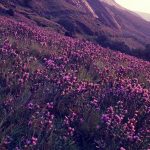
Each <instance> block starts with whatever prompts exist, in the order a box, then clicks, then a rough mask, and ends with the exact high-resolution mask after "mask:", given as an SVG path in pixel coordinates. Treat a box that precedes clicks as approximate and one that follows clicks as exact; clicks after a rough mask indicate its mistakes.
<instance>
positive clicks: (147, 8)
mask: <svg viewBox="0 0 150 150" xmlns="http://www.w3.org/2000/svg"><path fill="white" fill-rule="evenodd" d="M115 1H116V2H118V3H119V4H120V5H122V6H124V7H126V8H128V9H130V10H135V11H140V12H146V13H149V14H150V0H115Z"/></svg>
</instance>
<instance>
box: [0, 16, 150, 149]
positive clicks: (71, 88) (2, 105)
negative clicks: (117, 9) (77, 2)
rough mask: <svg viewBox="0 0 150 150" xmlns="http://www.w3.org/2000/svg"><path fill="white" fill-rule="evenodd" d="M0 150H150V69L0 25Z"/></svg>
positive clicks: (18, 26)
mask: <svg viewBox="0 0 150 150" xmlns="http://www.w3.org/2000/svg"><path fill="white" fill-rule="evenodd" d="M0 31H1V34H0V35H1V39H0V59H1V61H0V147H1V149H14V150H21V149H35V150H36V149H57V150H59V149H60V150H62V149H89V150H95V149H99V150H106V149H110V150H117V149H118V150H128V149H133V150H134V149H135V150H148V149H149V148H150V82H149V79H150V63H149V62H146V61H142V60H138V59H136V58H134V57H131V56H127V55H124V54H121V53H118V52H112V51H111V50H109V49H103V48H102V47H100V46H98V45H94V44H92V43H90V42H86V41H85V42H83V41H79V40H77V39H71V38H67V37H64V36H61V35H59V34H56V33H53V32H50V31H46V30H44V29H41V28H38V27H36V26H32V25H30V26H29V25H27V24H24V23H20V22H15V21H13V20H11V19H7V18H3V17H1V18H0Z"/></svg>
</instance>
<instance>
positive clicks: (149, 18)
mask: <svg viewBox="0 0 150 150" xmlns="http://www.w3.org/2000/svg"><path fill="white" fill-rule="evenodd" d="M136 13H137V14H138V15H140V16H141V17H142V18H144V19H145V20H147V21H150V14H148V13H143V12H136Z"/></svg>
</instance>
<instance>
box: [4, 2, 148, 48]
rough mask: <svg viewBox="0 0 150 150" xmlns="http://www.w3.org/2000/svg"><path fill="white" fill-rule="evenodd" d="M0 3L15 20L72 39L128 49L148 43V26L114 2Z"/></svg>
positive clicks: (141, 46)
mask: <svg viewBox="0 0 150 150" xmlns="http://www.w3.org/2000/svg"><path fill="white" fill-rule="evenodd" d="M1 4H2V5H3V6H5V7H6V9H8V8H10V7H14V8H13V9H14V11H15V16H14V17H16V19H19V18H21V17H25V18H27V19H29V20H32V21H33V22H35V23H37V24H38V25H40V26H43V27H49V28H50V29H52V30H53V29H54V30H57V31H59V32H62V33H64V34H66V35H69V36H73V37H78V38H83V39H89V40H92V41H97V38H98V37H99V36H100V37H101V36H106V37H107V38H108V39H109V40H112V41H120V42H124V43H125V44H126V45H128V46H129V47H131V48H143V47H144V46H145V44H148V43H149V41H150V23H148V22H146V21H144V20H142V19H141V18H140V17H138V16H136V15H134V13H132V12H130V11H128V10H126V9H123V8H122V7H121V6H119V5H118V4H116V3H115V1H113V0H109V1H107V0H87V1H86V0H78V1H75V0H42V1H41V0H30V1H27V0H17V1H16V0H12V1H9V0H2V1H1ZM1 9H2V8H1ZM22 20H23V19H22Z"/></svg>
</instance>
